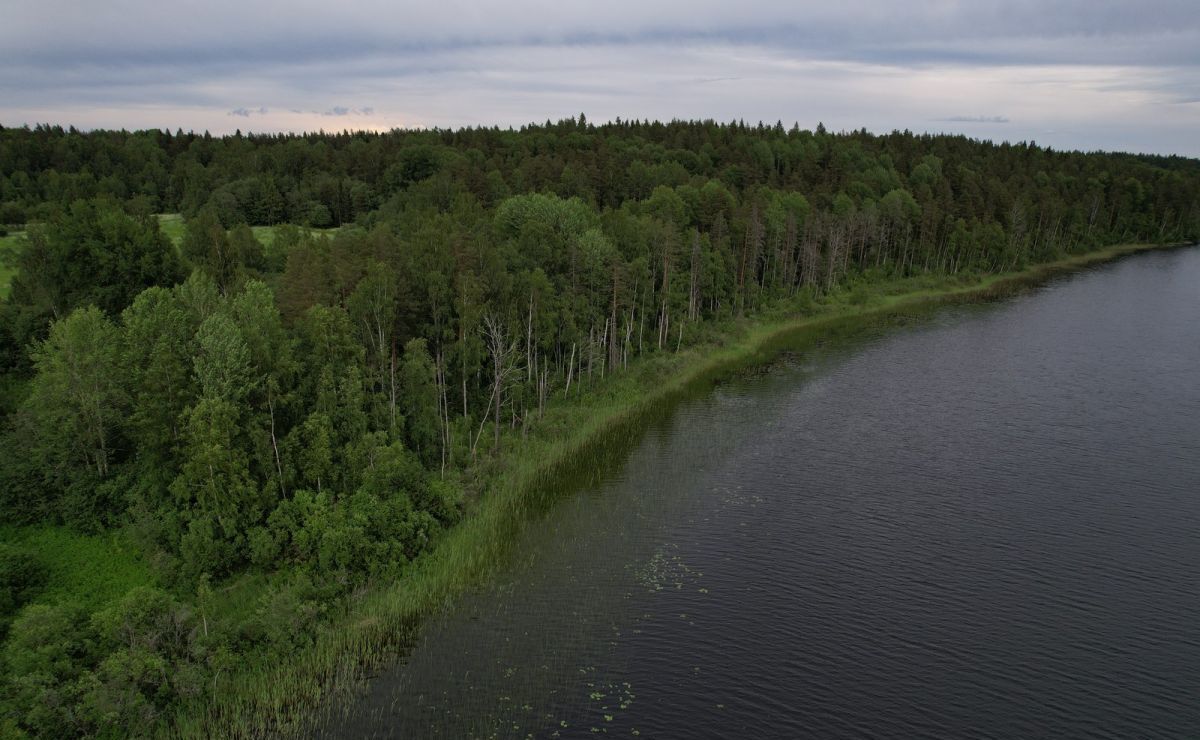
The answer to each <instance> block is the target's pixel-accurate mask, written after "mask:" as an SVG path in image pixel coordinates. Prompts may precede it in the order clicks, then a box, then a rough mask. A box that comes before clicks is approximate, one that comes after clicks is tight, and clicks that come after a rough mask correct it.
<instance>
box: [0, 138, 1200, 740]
mask: <svg viewBox="0 0 1200 740" xmlns="http://www.w3.org/2000/svg"><path fill="white" fill-rule="evenodd" d="M164 213H181V214H182V215H183V218H184V223H185V229H184V232H183V233H182V235H181V237H180V238H179V239H177V240H173V239H172V238H170V236H169V235H168V234H167V233H165V232H164V231H163V229H162V228H161V222H160V217H159V214H164ZM0 224H5V226H4V227H3V228H4V229H5V232H6V233H8V232H12V233H13V234H14V235H15V236H10V237H9V238H8V240H7V242H6V243H8V244H10V246H9V247H8V248H7V251H6V252H5V253H4V254H3V255H2V258H3V260H4V264H5V265H6V266H7V267H8V268H9V269H10V270H11V271H12V275H13V277H12V279H11V285H10V287H9V290H8V293H7V296H6V297H5V298H4V300H3V302H2V303H0V372H2V373H3V380H2V382H0V414H2V417H0V421H2V422H3V434H4V440H3V443H2V444H0V517H3V521H4V524H3V526H4V527H5V529H3V530H0V531H4V532H6V533H9V534H12V535H13V537H12V540H13V541H12V542H5V543H0V639H3V640H4V643H3V649H2V651H0V660H2V661H3V663H2V665H3V668H2V671H3V679H2V683H0V710H2V712H3V714H2V715H0V717H2V718H0V733H2V732H13V733H27V734H31V735H35V736H49V737H62V736H73V735H80V734H100V735H110V736H127V735H138V734H153V733H154V732H157V731H161V730H163V729H164V728H165V727H167V725H168V723H170V722H171V721H172V718H173V717H174V716H175V714H174V713H175V712H176V710H177V709H178V707H179V706H181V705H182V704H184V703H186V702H194V701H203V700H204V697H205V695H206V692H209V691H211V690H212V687H213V686H214V685H215V684H216V683H217V682H218V681H220V680H221V677H222V676H223V675H228V674H229V673H231V672H234V671H236V670H237V669H238V666H239V665H241V664H242V663H243V662H244V661H247V660H250V659H251V658H252V657H253V656H264V655H266V656H270V655H282V654H287V653H290V652H293V651H297V650H301V649H303V648H304V647H305V646H306V645H308V644H310V643H311V640H312V638H311V635H312V631H313V630H314V629H316V626H317V625H319V624H321V623H322V622H323V621H324V620H327V619H329V618H330V615H331V614H333V613H335V612H336V605H337V604H339V603H340V602H341V600H344V599H346V598H348V596H349V595H351V594H354V593H358V592H361V591H362V590H363V589H369V588H371V586H372V585H373V584H378V583H381V582H388V581H394V580H396V579H403V578H404V577H405V574H406V571H407V569H408V568H409V566H410V564H411V563H412V562H413V561H414V560H416V559H418V558H419V557H421V555H422V553H423V552H426V551H428V550H429V549H430V548H431V547H432V546H434V545H435V544H436V543H437V542H438V540H439V538H440V537H442V536H443V535H444V533H445V532H446V531H447V530H448V529H449V528H451V527H453V526H454V525H455V524H456V522H458V521H459V520H460V519H461V518H462V517H464V516H470V511H471V507H472V505H473V502H475V501H478V500H479V499H481V498H484V497H486V496H487V495H488V492H489V485H491V483H492V482H494V477H489V475H490V473H489V471H491V470H493V468H489V465H493V464H494V461H496V460H497V459H501V458H502V457H503V455H504V451H505V448H506V442H507V441H509V440H512V439H515V438H517V437H518V436H519V435H522V434H524V433H526V432H527V431H528V430H529V429H532V428H536V426H537V425H538V423H539V420H540V419H541V418H542V417H543V415H544V414H545V413H546V409H547V407H548V406H549V405H552V404H554V403H555V401H556V399H559V398H562V397H564V396H568V395H570V394H578V393H581V392H587V391H588V389H591V388H593V387H595V386H597V385H600V384H603V383H604V379H605V378H606V377H607V376H610V375H616V374H620V373H623V372H626V371H627V370H628V369H629V368H630V367H631V366H632V365H634V364H636V363H639V362H644V361H646V358H648V357H653V356H660V355H663V354H668V353H673V352H678V351H679V350H680V349H681V348H682V347H686V346H689V345H691V344H693V343H695V342H697V341H699V340H700V339H701V338H706V337H711V333H712V332H713V331H715V329H714V328H713V327H719V326H722V325H725V324H728V323H730V322H739V321H749V320H752V319H753V317H754V316H756V315H758V314H760V313H762V312H763V311H765V310H767V309H772V310H779V309H780V308H781V307H783V308H786V309H787V310H792V311H803V310H805V309H806V307H810V306H812V305H813V304H814V302H816V301H819V300H821V298H822V297H823V296H827V295H831V294H836V293H837V292H838V291H843V290H846V289H847V286H852V285H863V284H868V285H869V284H876V283H879V284H883V283H886V282H888V281H895V280H902V279H906V278H910V277H913V276H921V275H980V274H984V273H997V272H1008V271H1015V270H1019V269H1021V268H1024V267H1025V266H1027V265H1030V264H1033V263H1039V262H1045V261H1049V260H1053V259H1056V258H1060V257H1062V256H1064V255H1068V254H1073V253H1082V252H1087V251H1090V250H1094V249H1096V248H1099V247H1102V246H1106V245H1111V244H1117V243H1127V242H1156V243H1159V242H1176V241H1184V240H1189V241H1190V240H1195V239H1197V238H1200V162H1198V161H1196V160H1191V159H1184V158H1178V157H1156V156H1138V155H1130V154H1111V153H1080V152H1057V151H1051V150H1049V149H1045V148H1041V147H1038V146H1037V145H1035V144H1032V143H1029V144H994V143H989V142H982V141H976V140H972V139H969V138H965V137H961V136H930V135H916V134H912V133H909V132H894V133H892V134H888V135H882V136H877V135H872V134H869V133H867V132H866V131H865V130H864V131H856V132H848V133H837V134H835V133H830V132H827V131H825V130H824V129H823V128H822V127H818V128H817V130H816V131H806V130H800V129H799V128H798V127H792V128H790V129H789V128H785V127H784V126H783V125H781V124H775V125H763V124H758V125H746V124H744V123H732V124H718V123H713V122H670V123H657V122H641V121H629V122H623V121H619V120H618V121H616V122H613V123H608V124H604V125H592V124H590V123H588V122H587V121H586V120H585V118H584V117H583V116H580V117H578V118H577V119H576V118H572V119H566V120H563V121H559V122H557V123H551V122H547V123H545V124H544V125H533V126H528V127H525V128H522V129H520V130H513V129H498V128H471V129H460V130H423V131H393V132H389V133H382V134H373V133H349V132H344V133H319V134H308V135H269V136H267V135H242V134H240V133H239V134H236V135H233V136H226V137H213V136H210V135H208V134H195V133H184V132H182V131H180V132H176V133H174V134H172V133H169V132H161V131H141V132H124V131H95V132H79V131H75V130H64V129H62V128H57V127H50V126H39V127H37V128H33V129H29V128H7V129H0ZM252 227H272V228H270V229H267V230H264V229H261V228H260V229H252ZM263 235H266V237H267V238H261V237H263ZM43 528H52V529H54V530H55V531H61V532H65V533H68V537H73V536H77V537H79V538H80V541H81V542H82V541H89V542H91V541H96V538H99V541H106V542H120V543H123V546H125V547H127V548H129V549H131V551H132V552H134V553H135V554H136V560H137V562H138V563H139V564H140V565H139V567H140V568H142V569H143V571H142V572H143V575H142V576H141V577H140V578H139V579H137V580H138V582H137V583H136V585H134V586H133V587H131V588H129V589H127V590H125V591H124V592H122V593H119V594H115V595H113V596H112V597H111V598H107V599H104V600H101V601H95V602H94V603H91V604H81V603H76V602H74V601H72V600H71V599H66V598H55V596H54V589H53V586H52V583H51V581H52V574H51V573H50V572H49V571H48V569H47V566H46V564H45V563H44V562H43V559H44V553H42V552H40V551H39V550H38V548H36V547H33V546H23V545H21V544H20V543H21V541H22V540H21V538H20V537H18V536H16V535H17V534H19V533H22V532H28V531H35V530H36V531H42V529H43ZM87 538H91V539H87ZM105 538H107V539H105ZM62 541H67V542H69V541H70V540H69V539H67V540H62ZM98 567H99V566H98ZM245 584H250V585H248V586H247V585H245ZM229 593H234V594H236V597H231V596H228V594H229ZM222 594H226V595H225V596H222Z"/></svg>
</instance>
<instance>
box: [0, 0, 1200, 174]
mask: <svg viewBox="0 0 1200 740" xmlns="http://www.w3.org/2000/svg"><path fill="white" fill-rule="evenodd" d="M580 112H584V113H586V114H587V116H588V117H589V119H591V120H593V121H596V122H598V121H604V120H611V119H613V118H616V117H621V118H657V119H670V118H714V119H717V120H732V119H737V118H741V119H745V120H746V121H749V122H757V121H759V120H763V121H767V122H772V123H773V122H774V121H776V120H782V121H783V122H784V123H785V124H787V125H790V124H791V123H792V122H798V123H799V124H800V125H801V126H802V127H805V128H812V127H814V126H816V124H817V122H818V121H821V122H824V123H825V126H826V127H827V128H830V129H833V130H841V129H857V128H860V127H864V126H865V127H866V128H867V129H869V130H871V131H875V132H886V131H890V130H892V129H911V130H914V131H932V132H940V131H947V132H957V133H965V134H967V135H969V136H973V137H978V138H990V139H996V140H1010V141H1021V140H1031V139H1032V140H1036V141H1037V142H1039V143H1041V144H1049V145H1052V146H1054V147H1056V148H1064V149H1118V150H1130V151H1143V152H1158V153H1178V154H1186V155H1190V156H1200V7H1198V6H1197V0H1141V1H1140V2H1113V1H1110V0H1066V1H1058V2H1055V1H1053V0H1043V1H1042V2H1036V1H1034V0H1014V1H1010V2H973V1H970V0H905V1H904V2H896V1H895V0H827V1H826V2H821V3H810V2H803V1H796V0H736V1H733V0H720V1H719V2H718V1H715V0H689V1H688V2H654V1H653V0H606V1H605V2H596V1H592V2H573V1H572V0H557V1H555V0H505V2H502V3H501V2H490V1H488V2H462V1H460V0H438V1H436V2H428V1H426V2H420V3H417V2H403V1H399V2H397V1H392V2H385V1H383V0H369V1H367V2H361V1H352V0H346V1H344V2H334V1H333V0H322V1H321V2H315V1H313V0H288V1H286V2H285V1H283V0H268V1H259V0H237V1H233V0H201V1H187V2H169V1H167V0H110V1H109V2H93V3H85V2H82V1H81V0H0V124H3V125H5V126H15V125H21V124H26V123H28V124H34V123H39V122H50V123H59V124H63V125H74V126H77V127H80V128H96V127H106V128H152V127H156V128H169V129H172V130H174V129H176V128H183V129H185V130H186V129H194V130H197V131H200V130H205V129H207V130H209V131H212V132H213V133H225V132H232V131H233V130H234V129H238V128H240V129H241V130H243V131H280V130H315V129H320V128H323V129H326V130H331V129H337V130H340V129H343V128H351V129H389V128H393V127H412V126H460V125H475V124H486V125H492V124H498V125H501V126H507V125H514V126H519V125H521V124H523V123H527V122H530V121H544V120H546V119H547V118H550V119H558V118H563V117H567V116H571V115H576V114H578V113H580Z"/></svg>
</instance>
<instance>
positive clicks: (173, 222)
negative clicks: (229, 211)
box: [158, 213, 337, 249]
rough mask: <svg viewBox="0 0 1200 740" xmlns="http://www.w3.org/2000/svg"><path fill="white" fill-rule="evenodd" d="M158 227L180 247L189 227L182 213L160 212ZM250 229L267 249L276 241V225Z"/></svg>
mask: <svg viewBox="0 0 1200 740" xmlns="http://www.w3.org/2000/svg"><path fill="white" fill-rule="evenodd" d="M158 227H159V228H160V229H162V232H163V233H164V234H166V236H167V238H168V239H170V240H171V243H172V244H174V245H175V246H176V247H178V246H179V245H180V244H182V243H183V236H184V234H185V233H186V232H187V227H186V225H185V223H184V220H183V214H180V213H160V214H158ZM302 230H303V231H305V232H306V233H309V234H333V233H334V232H336V231H337V229H306V228H303V227H302ZM250 231H251V232H253V234H254V238H255V239H258V241H259V242H260V243H261V244H262V245H263V246H264V247H266V248H267V249H270V248H271V246H272V245H273V244H274V243H275V227H274V226H251V227H250Z"/></svg>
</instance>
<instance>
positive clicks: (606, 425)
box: [176, 245, 1152, 737]
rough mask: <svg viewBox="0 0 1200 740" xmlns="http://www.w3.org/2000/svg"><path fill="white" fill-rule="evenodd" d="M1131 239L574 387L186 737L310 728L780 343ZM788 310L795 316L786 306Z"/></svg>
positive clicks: (903, 286)
mask: <svg viewBox="0 0 1200 740" xmlns="http://www.w3.org/2000/svg"><path fill="white" fill-rule="evenodd" d="M1149 248H1152V247H1149V246H1141V245H1127V246H1119V247H1112V248H1109V249H1104V250H1099V251H1096V252H1092V253H1089V254H1085V255H1078V256H1072V257H1069V258H1066V259H1063V260H1060V261H1057V262H1053V263H1049V264H1044V265H1038V266H1035V267H1032V268H1030V269H1028V270H1025V271H1022V272H1018V273H1013V274H1007V275H992V276H987V277H983V278H976V277H969V276H958V277H947V276H923V277H916V278H909V279H905V280H896V281H889V282H887V283H875V284H862V285H859V286H856V287H851V288H849V289H844V290H841V291H838V292H837V293H835V294H833V295H832V296H829V297H827V298H826V299H824V300H822V301H819V302H817V303H816V304H815V305H813V306H811V307H810V309H809V310H807V311H806V312H805V314H804V315H802V316H799V317H797V316H796V315H795V309H794V308H792V309H791V310H790V312H789V311H788V310H785V309H782V308H781V309H779V310H778V311H777V312H775V313H774V314H768V315H767V316H766V317H765V318H760V319H758V320H756V321H753V322H751V321H730V322H726V323H725V324H723V325H719V326H718V327H717V328H716V331H714V332H710V334H709V336H711V337H712V340H711V341H707V342H704V343H701V344H698V345H695V346H692V347H691V348H689V349H686V350H684V351H682V352H680V353H676V354H668V353H664V354H661V355H655V356H651V357H649V358H647V359H645V360H639V361H638V362H636V363H634V364H632V365H631V366H630V368H629V370H628V371H626V372H622V373H620V374H617V375H614V376H610V377H609V378H608V379H607V380H605V381H603V382H600V383H598V384H596V386H595V387H594V388H592V389H590V390H588V391H586V392H584V393H582V394H580V395H579V396H576V397H573V398H570V399H562V398H561V397H558V398H556V399H555V401H554V403H553V404H552V405H551V407H550V408H549V409H548V411H547V414H546V418H545V419H543V420H542V421H541V422H539V423H538V424H537V426H536V429H534V430H531V431H530V433H529V434H528V436H524V437H522V436H521V435H520V434H519V433H513V434H509V435H508V436H507V437H506V438H505V439H504V440H503V445H502V446H503V447H504V450H505V451H504V454H503V455H501V456H500V457H499V458H497V459H496V460H494V461H493V462H492V463H491V464H490V467H489V468H488V469H487V470H486V471H485V473H484V481H485V483H486V485H485V486H484V487H483V490H484V494H483V495H482V496H481V497H480V499H479V501H478V502H477V503H476V505H475V506H474V508H473V509H472V511H471V512H470V513H469V514H468V515H467V517H466V518H465V519H464V521H463V522H462V523H460V524H459V525H458V526H456V527H455V528H454V529H453V530H451V531H450V532H449V533H448V534H447V535H446V536H445V538H444V539H443V540H442V541H441V542H440V543H439V544H438V545H437V546H436V547H435V548H434V549H433V551H432V552H430V553H428V554H427V555H426V556H424V557H422V558H421V559H419V560H418V561H417V562H416V563H414V564H413V566H412V567H411V568H410V569H409V570H408V571H407V572H406V573H405V575H404V577H403V578H402V579H400V580H398V581H396V582H393V583H386V584H377V585H376V586H375V587H374V588H373V589H370V590H368V591H366V592H364V593H362V594H360V595H358V596H357V597H356V598H354V599H353V600H351V602H350V603H348V604H347V605H345V607H344V612H343V613H342V614H340V615H339V616H336V617H334V618H333V619H332V620H331V622H330V624H329V626H327V627H326V628H325V629H323V631H322V632H321V634H320V635H319V636H318V639H317V641H316V644H315V646H314V647H312V648H311V649H308V650H305V651H302V652H300V653H297V654H294V655H290V656H271V658H270V660H266V659H263V660H262V661H261V662H258V663H254V662H251V663H247V664H246V665H244V667H243V670H241V671H240V672H238V673H237V674H234V675H231V676H226V677H222V679H221V680H220V681H219V682H216V683H215V689H214V695H213V697H212V698H211V700H209V701H206V702H204V703H203V704H199V703H198V704H196V705H192V706H189V707H185V708H184V710H183V711H181V713H180V714H179V715H178V716H177V718H176V719H177V724H176V733H177V734H179V735H180V736H184V737H214V736H223V737H239V736H240V737H246V736H261V735H266V734H271V735H274V734H289V733H299V732H302V731H303V730H304V729H305V727H306V726H307V724H306V723H307V722H309V721H311V719H312V718H313V717H314V716H316V714H317V713H318V712H319V711H321V710H330V708H331V707H332V706H334V705H335V704H337V703H338V700H339V699H344V698H346V697H347V696H349V695H351V694H352V693H353V692H354V691H355V689H356V687H357V686H358V685H359V682H360V681H361V679H362V677H363V676H365V675H366V674H367V673H369V672H370V671H371V670H372V669H375V668H378V667H380V666H382V665H385V664H387V663H388V662H389V661H391V660H394V658H395V657H396V656H397V654H398V653H399V652H400V651H402V650H403V649H404V647H405V645H406V644H408V643H409V642H410V641H411V639H412V638H413V636H414V635H415V634H416V631H417V629H419V625H420V624H421V622H422V621H423V620H424V619H426V618H428V617H429V616H430V615H431V614H434V613H436V612H438V611H439V610H442V609H445V608H447V607H448V606H449V605H450V604H451V603H452V602H453V601H454V599H455V597H456V596H457V595H459V594H460V593H461V592H462V591H463V590H464V589H466V588H468V587H469V586H471V585H472V584H477V583H479V582H481V581H482V580H483V579H484V578H486V577H487V576H488V574H490V573H491V572H492V571H493V570H494V569H495V568H496V567H498V565H499V564H500V563H503V562H504V561H505V557H506V555H507V554H508V549H509V547H510V546H511V543H512V542H514V541H515V540H516V536H515V535H516V534H518V533H519V532H520V531H521V530H522V529H523V528H524V527H527V526H530V523H531V522H532V521H533V520H534V518H535V515H536V513H537V512H539V511H542V510H544V509H545V507H547V506H549V505H550V504H551V503H552V502H553V501H554V500H555V499H556V498H557V497H559V496H561V495H563V493H564V492H565V491H569V490H572V489H573V488H574V487H575V485H577V484H578V483H579V482H583V481H587V480H591V479H595V478H598V477H600V476H602V475H604V474H605V472H607V471H608V470H611V469H612V467H613V463H614V462H616V461H618V460H620V459H621V457H622V456H623V455H624V454H625V452H627V451H628V450H629V449H630V448H631V447H632V446H633V445H634V444H636V439H637V432H638V431H639V429H640V428H641V427H643V426H644V421H645V420H646V419H650V418H654V417H655V416H657V415H659V414H662V413H663V412H664V411H665V410H667V409H669V408H670V407H671V406H672V405H673V404H675V403H678V401H679V400H681V399H683V398H686V397H687V396H688V395H690V394H693V393H697V392H703V391H704V390H705V389H706V388H707V387H708V386H710V385H711V383H712V382H713V381H715V380H717V379H719V378H721V377H723V376H725V375H728V374H729V373H730V372H732V371H734V370H736V369H738V368H741V367H745V366H747V365H753V364H758V363H761V362H763V361H765V360H767V359H769V358H770V357H771V356H772V355H774V354H775V353H776V352H778V350H780V349H782V348H785V347H795V346H801V345H803V344H804V343H806V342H810V341H815V340H819V339H820V338H822V337H824V336H829V335H831V334H836V333H838V332H839V331H841V330H845V329H850V330H853V329H854V328H855V327H862V326H866V325H870V324H871V323H872V322H877V321H881V320H886V319H887V318H889V317H893V316H897V315H904V314H906V313H908V312H921V311H927V310H929V309H930V308H932V307H936V306H937V305H941V304H946V303H955V302H970V301H980V300H987V299H990V298H994V297H998V296H1003V295H1007V294H1010V293H1012V292H1015V291H1018V290H1021V289H1022V288H1024V287H1026V286H1029V285H1033V284H1036V283H1038V282H1041V281H1044V280H1046V279H1047V278H1049V277H1052V276H1054V275H1056V274H1060V273H1064V272H1069V271H1072V270H1077V269H1080V268H1082V267H1086V266H1087V265H1090V264H1095V263H1099V262H1104V261H1107V260H1111V259H1114V258H1116V257H1119V256H1121V255H1124V254H1129V253H1132V252H1136V251H1141V250H1144V249H1149ZM789 313H790V315H789Z"/></svg>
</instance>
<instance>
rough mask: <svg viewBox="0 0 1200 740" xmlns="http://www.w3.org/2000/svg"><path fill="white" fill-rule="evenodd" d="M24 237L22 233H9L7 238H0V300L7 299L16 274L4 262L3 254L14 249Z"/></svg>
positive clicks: (14, 270) (13, 269) (12, 268)
mask: <svg viewBox="0 0 1200 740" xmlns="http://www.w3.org/2000/svg"><path fill="white" fill-rule="evenodd" d="M24 237H25V232H24V231H10V232H8V235H7V236H0V299H4V298H7V297H8V290H9V287H10V286H11V284H12V279H13V275H16V274H17V271H16V268H14V267H11V266H10V265H8V263H7V262H6V261H5V259H4V254H5V253H6V252H8V251H9V250H12V249H15V248H16V246H17V242H18V241H19V240H21V239H22V238H24Z"/></svg>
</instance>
